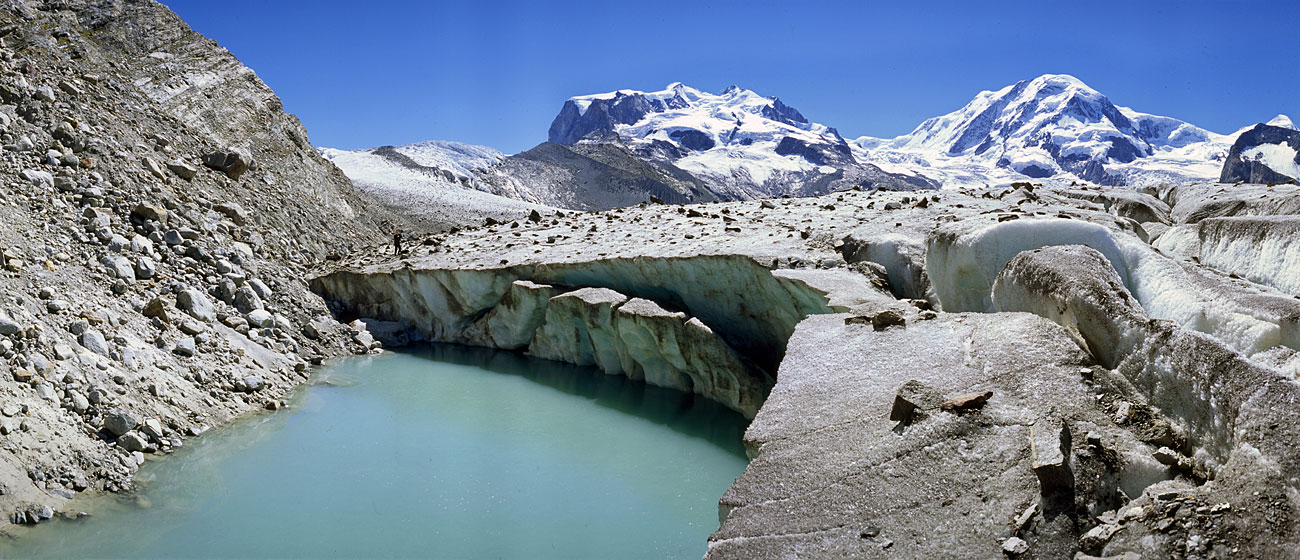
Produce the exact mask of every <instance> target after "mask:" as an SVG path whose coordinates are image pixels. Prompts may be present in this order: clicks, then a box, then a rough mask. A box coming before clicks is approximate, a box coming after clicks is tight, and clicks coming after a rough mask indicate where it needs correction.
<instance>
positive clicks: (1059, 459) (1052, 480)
mask: <svg viewBox="0 0 1300 560" xmlns="http://www.w3.org/2000/svg"><path fill="white" fill-rule="evenodd" d="M1029 444H1030V453H1031V454H1032V459H1033V469H1034V474H1035V475H1037V476H1038V484H1039V486H1040V487H1041V489H1042V492H1043V494H1051V493H1054V492H1058V491H1062V490H1069V489H1071V488H1073V487H1074V473H1073V472H1072V470H1071V469H1070V429H1069V427H1068V426H1066V425H1065V423H1064V422H1062V421H1061V419H1060V418H1059V417H1057V416H1055V415H1053V414H1047V415H1044V416H1041V417H1039V419H1038V421H1036V422H1034V425H1033V426H1030V427H1029Z"/></svg>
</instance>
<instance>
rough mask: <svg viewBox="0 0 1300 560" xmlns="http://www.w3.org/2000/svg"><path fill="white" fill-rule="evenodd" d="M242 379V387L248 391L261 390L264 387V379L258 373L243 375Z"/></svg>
mask: <svg viewBox="0 0 1300 560" xmlns="http://www.w3.org/2000/svg"><path fill="white" fill-rule="evenodd" d="M242 381H243V384H244V389H245V390H246V391H248V392H250V393H252V392H256V391H261V390H262V389H263V388H265V387H266V380H264V379H262V377H261V376H258V375H250V376H248V377H245V378H244V379H243V380H242Z"/></svg>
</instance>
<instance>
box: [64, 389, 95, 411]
mask: <svg viewBox="0 0 1300 560" xmlns="http://www.w3.org/2000/svg"><path fill="white" fill-rule="evenodd" d="M71 399H72V403H71V404H70V405H69V406H70V407H71V408H72V410H75V411H77V412H85V411H86V409H88V408H90V399H87V398H86V396H85V395H83V394H81V392H80V391H73V392H72V396H71Z"/></svg>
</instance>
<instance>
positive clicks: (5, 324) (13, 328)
mask: <svg viewBox="0 0 1300 560" xmlns="http://www.w3.org/2000/svg"><path fill="white" fill-rule="evenodd" d="M22 329H23V326H22V325H20V324H18V322H17V321H15V320H13V319H10V318H9V317H8V316H6V315H3V314H0V336H9V335H11V334H15V333H17V332H18V331H21V330H22Z"/></svg>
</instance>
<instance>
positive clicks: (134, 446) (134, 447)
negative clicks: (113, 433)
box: [117, 432, 149, 451]
mask: <svg viewBox="0 0 1300 560" xmlns="http://www.w3.org/2000/svg"><path fill="white" fill-rule="evenodd" d="M117 444H118V445H120V446H122V448H123V449H125V450H127V451H144V450H145V449H147V448H148V447H149V441H148V440H146V439H145V438H144V436H142V435H140V433H139V432H127V433H125V434H122V435H120V436H118V438H117Z"/></svg>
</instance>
